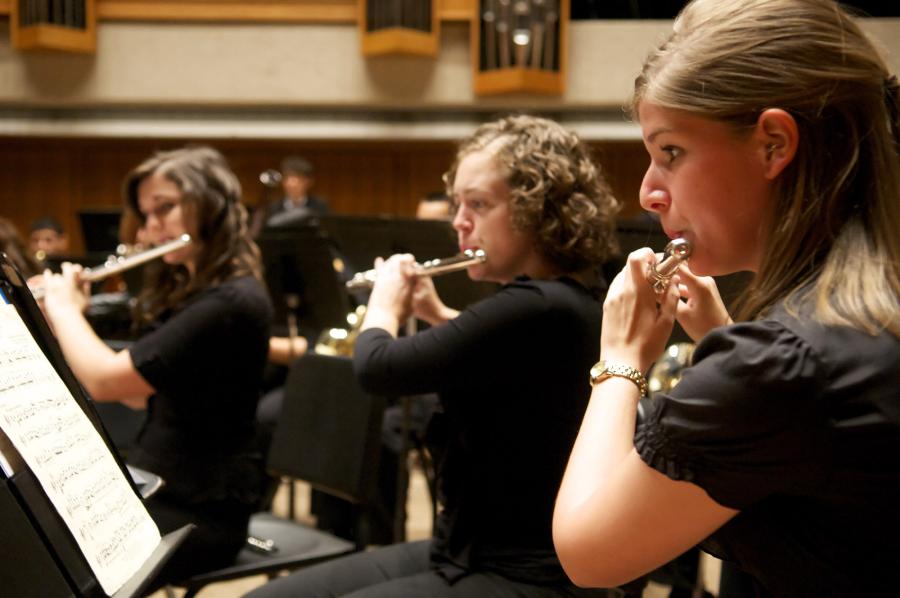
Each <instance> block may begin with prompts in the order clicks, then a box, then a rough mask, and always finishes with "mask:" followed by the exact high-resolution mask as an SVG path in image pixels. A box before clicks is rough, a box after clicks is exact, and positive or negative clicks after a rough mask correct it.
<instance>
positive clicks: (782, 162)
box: [753, 108, 800, 180]
mask: <svg viewBox="0 0 900 598" xmlns="http://www.w3.org/2000/svg"><path fill="white" fill-rule="evenodd" d="M753 135H754V139H755V140H756V141H757V142H758V145H759V148H760V154H761V156H762V159H763V161H764V172H765V176H766V178H767V179H770V180H771V179H774V178H776V177H777V176H778V175H779V174H781V172H782V171H783V170H784V169H785V168H787V165H788V164H790V163H791V161H792V160H793V159H794V156H795V155H796V154H797V144H798V143H799V141H800V132H799V130H798V129H797V121H796V120H794V117H793V116H791V114H790V113H789V112H787V111H786V110H782V109H781V108H767V109H765V110H763V112H762V114H760V115H759V118H758V119H757V120H756V130H755V131H754V133H753Z"/></svg>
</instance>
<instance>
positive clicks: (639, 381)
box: [591, 359, 650, 397]
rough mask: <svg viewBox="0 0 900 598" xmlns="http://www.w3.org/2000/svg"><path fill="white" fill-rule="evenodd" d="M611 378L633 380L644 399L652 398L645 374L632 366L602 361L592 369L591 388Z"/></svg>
mask: <svg viewBox="0 0 900 598" xmlns="http://www.w3.org/2000/svg"><path fill="white" fill-rule="evenodd" d="M610 376H617V377H619V378H626V379H628V380H631V381H632V382H634V384H635V386H637V387H638V390H639V391H640V393H641V396H642V397H649V396H650V389H649V386H648V385H647V379H646V378H645V377H644V374H642V373H641V372H639V371H638V370H636V369H634V368H633V367H631V366H630V365H625V364H622V363H611V362H608V361H604V360H602V359H601V360H600V361H598V362H597V363H596V364H595V365H594V367H592V368H591V386H594V385H595V384H598V383H600V382H602V381H604V380H606V379H607V378H609V377H610Z"/></svg>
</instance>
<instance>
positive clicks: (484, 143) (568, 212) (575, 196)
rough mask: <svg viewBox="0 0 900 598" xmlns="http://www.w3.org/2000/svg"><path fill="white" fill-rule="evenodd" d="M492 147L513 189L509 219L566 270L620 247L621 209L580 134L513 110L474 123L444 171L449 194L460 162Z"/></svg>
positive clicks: (601, 258)
mask: <svg viewBox="0 0 900 598" xmlns="http://www.w3.org/2000/svg"><path fill="white" fill-rule="evenodd" d="M488 147H490V151H492V152H493V154H494V160H495V162H496V164H497V165H498V166H499V167H500V168H501V169H503V172H504V174H505V177H506V182H507V185H508V186H509V189H510V208H511V213H512V224H513V226H514V227H516V229H517V230H519V231H522V232H524V233H525V234H527V235H530V236H531V238H532V239H533V240H534V242H535V244H536V246H537V247H538V249H539V251H540V252H541V253H542V255H544V257H546V258H547V259H548V260H549V261H550V262H551V263H553V264H554V265H556V266H557V267H558V268H560V269H561V270H562V271H563V272H577V271H580V270H584V269H586V268H589V267H591V266H596V265H599V264H602V263H603V262H605V261H606V260H607V259H609V258H610V257H611V256H612V255H613V254H614V253H615V252H616V251H617V249H618V245H617V243H616V237H615V215H616V214H617V213H618V211H619V209H620V204H619V201H618V200H617V199H616V198H615V196H614V195H613V193H612V190H611V189H610V187H609V185H608V184H607V182H606V180H605V179H604V178H603V175H602V173H601V172H600V168H599V166H598V165H597V164H595V162H594V161H593V159H592V158H591V155H590V152H589V150H588V148H587V146H586V145H585V144H584V143H583V142H582V141H581V140H580V139H579V138H578V136H577V135H576V134H575V133H573V132H571V131H567V130H566V129H565V128H563V127H562V126H561V125H560V124H559V123H556V122H554V121H552V120H549V119H546V118H539V117H536V116H528V115H515V116H507V117H505V118H501V119H500V120H497V121H495V122H491V123H486V124H483V125H481V126H480V127H478V129H476V130H475V132H474V133H473V134H472V136H471V137H469V138H468V139H466V140H464V141H463V142H462V143H461V144H460V146H459V149H458V151H457V153H456V161H455V162H454V163H453V165H452V166H451V167H450V170H448V171H447V172H446V173H445V174H444V183H445V184H446V185H447V194H448V195H451V196H452V194H453V192H452V188H453V181H454V180H455V178H456V170H457V168H458V167H459V164H460V162H461V161H462V160H463V159H464V158H465V157H466V156H468V155H469V154H472V153H474V152H477V151H481V150H483V149H486V148H488Z"/></svg>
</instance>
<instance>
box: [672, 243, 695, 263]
mask: <svg viewBox="0 0 900 598" xmlns="http://www.w3.org/2000/svg"><path fill="white" fill-rule="evenodd" d="M692 251H693V247H692V246H691V243H690V242H689V241H688V240H687V239H672V240H671V241H669V243H668V244H667V245H666V249H665V252H666V254H668V255H675V256H678V257H679V258H681V259H683V260H684V259H687V258H689V257H690V256H691V252H692Z"/></svg>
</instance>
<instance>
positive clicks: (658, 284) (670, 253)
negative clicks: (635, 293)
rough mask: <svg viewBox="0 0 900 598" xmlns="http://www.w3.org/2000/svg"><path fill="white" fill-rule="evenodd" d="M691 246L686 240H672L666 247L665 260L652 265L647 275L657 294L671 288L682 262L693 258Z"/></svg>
mask: <svg viewBox="0 0 900 598" xmlns="http://www.w3.org/2000/svg"><path fill="white" fill-rule="evenodd" d="M692 249H693V248H692V247H691V244H690V243H689V242H688V241H686V240H685V239H672V240H671V241H669V244H668V245H666V249H665V251H664V252H663V258H662V260H660V261H659V262H657V263H654V264H650V273H649V274H648V275H647V282H649V283H650V286H651V287H653V290H654V291H656V292H657V293H664V292H665V291H666V289H667V288H668V287H669V281H670V280H671V279H672V275H674V274H675V271H676V270H678V266H680V265H681V264H682V262H685V261H687V259H688V258H689V257H691V251H692Z"/></svg>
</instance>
